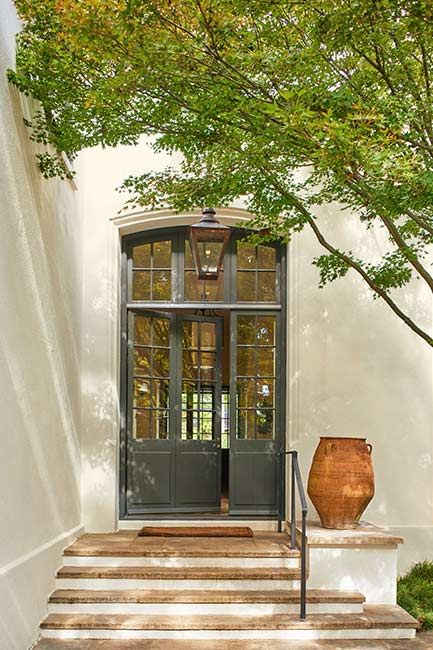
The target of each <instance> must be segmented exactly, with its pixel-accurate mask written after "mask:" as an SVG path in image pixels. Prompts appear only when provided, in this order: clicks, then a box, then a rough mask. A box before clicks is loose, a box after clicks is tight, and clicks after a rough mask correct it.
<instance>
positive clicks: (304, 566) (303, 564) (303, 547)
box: [300, 508, 307, 621]
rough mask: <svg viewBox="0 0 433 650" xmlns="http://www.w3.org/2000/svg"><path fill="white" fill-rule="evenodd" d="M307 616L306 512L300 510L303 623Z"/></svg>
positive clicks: (301, 615)
mask: <svg viewBox="0 0 433 650" xmlns="http://www.w3.org/2000/svg"><path fill="white" fill-rule="evenodd" d="M306 614H307V511H306V509H305V508H302V536H301V614H300V618H301V621H303V620H304V619H305V617H306Z"/></svg>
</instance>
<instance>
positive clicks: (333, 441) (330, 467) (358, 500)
mask: <svg viewBox="0 0 433 650" xmlns="http://www.w3.org/2000/svg"><path fill="white" fill-rule="evenodd" d="M371 450H372V447H371V445H369V444H367V443H366V441H365V438H331V437H329V438H327V437H321V438H320V442H319V444H318V446H317V449H316V451H315V454H314V458H313V463H312V465H311V469H310V474H309V477H308V494H309V496H310V499H311V501H312V502H313V504H314V507H315V508H316V510H317V512H318V514H319V517H320V521H321V522H322V526H323V527H324V528H337V529H350V528H356V527H357V525H358V523H359V520H360V518H361V515H362V513H363V512H364V510H365V509H366V507H367V506H368V504H369V503H370V501H371V500H372V498H373V496H374V473H373V465H372V462H371Z"/></svg>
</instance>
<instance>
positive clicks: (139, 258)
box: [132, 244, 151, 268]
mask: <svg viewBox="0 0 433 650" xmlns="http://www.w3.org/2000/svg"><path fill="white" fill-rule="evenodd" d="M150 247H151V244H142V245H141V246H134V248H133V249H132V263H133V266H138V267H143V268H150V266H151V258H150Z"/></svg>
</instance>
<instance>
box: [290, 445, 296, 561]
mask: <svg viewBox="0 0 433 650" xmlns="http://www.w3.org/2000/svg"><path fill="white" fill-rule="evenodd" d="M296 456H297V452H296V451H295V452H293V454H292V462H291V486H290V538H291V539H290V546H291V547H292V549H294V548H296V499H295V497H296V494H295V488H296V483H295V479H296V476H295V462H296Z"/></svg>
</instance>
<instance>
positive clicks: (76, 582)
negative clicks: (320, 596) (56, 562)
mask: <svg viewBox="0 0 433 650" xmlns="http://www.w3.org/2000/svg"><path fill="white" fill-rule="evenodd" d="M300 577H301V571H300V569H287V568H267V569H263V568H248V569H245V568H224V567H218V568H213V567H189V568H188V567H183V568H179V567H140V566H133V567H131V566H127V567H111V566H108V567H107V566H103V567H100V566H96V567H95V566H87V567H74V566H65V567H62V568H61V569H60V570H59V571H58V572H57V578H56V589H104V590H113V589H114V590H116V589H129V590H130V589H222V590H225V589H230V590H232V589H239V590H243V591H248V590H251V589H260V590H262V589H273V590H275V589H294V588H296V587H297V586H298V585H299V579H300Z"/></svg>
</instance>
